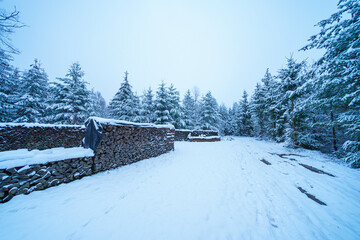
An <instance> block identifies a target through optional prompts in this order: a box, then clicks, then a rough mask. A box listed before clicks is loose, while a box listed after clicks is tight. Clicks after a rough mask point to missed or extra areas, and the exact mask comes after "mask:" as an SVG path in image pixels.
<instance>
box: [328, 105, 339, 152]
mask: <svg viewBox="0 0 360 240" xmlns="http://www.w3.org/2000/svg"><path fill="white" fill-rule="evenodd" d="M330 120H331V125H332V140H333V147H334V151H337V150H338V148H337V146H336V130H335V126H334V112H333V110H331V111H330Z"/></svg>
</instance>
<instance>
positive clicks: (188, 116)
mask: <svg viewBox="0 0 360 240" xmlns="http://www.w3.org/2000/svg"><path fill="white" fill-rule="evenodd" d="M182 109H183V112H184V117H183V119H184V122H185V128H186V129H194V128H195V100H194V98H193V97H192V96H191V93H190V90H187V92H186V94H185V96H184V99H183V101H182Z"/></svg>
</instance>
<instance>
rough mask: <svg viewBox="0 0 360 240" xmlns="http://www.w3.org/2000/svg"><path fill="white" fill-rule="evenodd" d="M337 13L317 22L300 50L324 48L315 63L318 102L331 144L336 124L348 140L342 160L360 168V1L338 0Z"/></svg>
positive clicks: (335, 140) (335, 146) (335, 143)
mask: <svg viewBox="0 0 360 240" xmlns="http://www.w3.org/2000/svg"><path fill="white" fill-rule="evenodd" d="M338 9H339V10H338V12H336V13H334V14H333V15H331V17H330V18H329V19H326V20H322V21H320V22H319V23H318V24H317V25H318V26H319V27H320V28H321V31H320V33H318V34H317V35H314V36H312V37H311V38H310V44H309V45H307V46H305V47H304V48H303V49H302V50H307V49H311V48H318V49H325V54H324V55H323V56H322V57H321V58H320V60H319V61H318V62H317V64H318V67H319V71H320V72H321V76H320V77H319V78H318V79H317V80H316V82H315V83H314V85H316V86H318V87H319V91H318V92H317V93H316V95H317V97H316V99H317V102H318V103H319V106H321V107H322V109H326V110H327V111H329V112H330V123H329V125H330V127H331V128H332V133H333V134H332V135H333V146H334V150H335V151H336V150H337V141H338V138H337V136H336V126H337V125H340V126H341V127H343V128H345V131H346V134H347V136H348V140H347V141H346V142H345V143H344V144H343V149H344V150H345V151H346V156H345V160H346V161H347V162H349V163H350V164H352V166H354V167H360V134H359V132H360V113H359V112H360V97H359V96H360V62H359V61H358V59H359V56H360V46H359V36H360V28H359V24H360V1H359V0H340V1H339V3H338Z"/></svg>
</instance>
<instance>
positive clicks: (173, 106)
mask: <svg viewBox="0 0 360 240" xmlns="http://www.w3.org/2000/svg"><path fill="white" fill-rule="evenodd" d="M168 95H169V104H168V106H169V112H170V116H171V124H172V125H174V126H175V128H177V129H181V128H184V127H185V122H184V120H183V112H182V109H181V107H180V94H179V92H178V91H177V90H176V88H175V87H174V85H173V84H171V85H170V87H169V88H168Z"/></svg>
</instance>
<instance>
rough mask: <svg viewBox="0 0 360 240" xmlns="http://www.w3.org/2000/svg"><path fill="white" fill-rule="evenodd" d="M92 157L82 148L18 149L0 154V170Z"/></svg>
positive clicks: (87, 150) (91, 153)
mask: <svg viewBox="0 0 360 240" xmlns="http://www.w3.org/2000/svg"><path fill="white" fill-rule="evenodd" d="M92 156H94V152H93V151H92V150H91V149H85V148H83V147H74V148H51V149H46V150H32V151H29V150H27V149H18V150H12V151H5V152H0V169H1V168H13V167H19V166H25V165H32V164H44V163H48V162H54V161H60V160H65V159H71V158H81V157H92Z"/></svg>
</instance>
